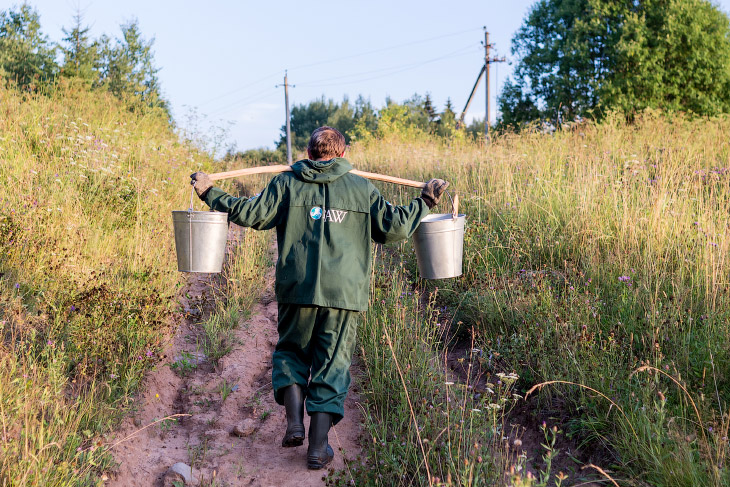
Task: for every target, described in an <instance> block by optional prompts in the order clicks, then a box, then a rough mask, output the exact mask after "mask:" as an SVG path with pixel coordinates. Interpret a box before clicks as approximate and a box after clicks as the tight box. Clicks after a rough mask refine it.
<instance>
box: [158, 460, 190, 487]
mask: <svg viewBox="0 0 730 487" xmlns="http://www.w3.org/2000/svg"><path fill="white" fill-rule="evenodd" d="M176 482H178V484H176ZM179 482H184V483H185V485H195V484H197V480H196V479H195V477H194V476H193V469H192V467H190V465H187V464H185V463H182V462H179V463H176V464H175V465H173V466H172V467H170V468H169V469H168V470H167V472H165V477H164V479H163V486H164V487H177V486H178V485H179Z"/></svg>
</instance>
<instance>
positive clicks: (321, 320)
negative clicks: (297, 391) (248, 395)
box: [271, 303, 360, 424]
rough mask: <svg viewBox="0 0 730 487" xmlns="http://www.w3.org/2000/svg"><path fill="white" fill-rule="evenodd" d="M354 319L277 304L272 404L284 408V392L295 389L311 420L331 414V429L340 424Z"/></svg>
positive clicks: (344, 313)
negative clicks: (303, 398) (301, 395)
mask: <svg viewBox="0 0 730 487" xmlns="http://www.w3.org/2000/svg"><path fill="white" fill-rule="evenodd" d="M359 314H360V313H359V312H358V311H351V310H346V309H338V308H321V307H318V306H302V305H297V304H282V303H279V323H278V329H279V342H278V343H277V344H276V350H275V351H274V356H273V370H272V373H271V375H272V378H271V379H272V384H273V387H274V398H275V399H276V402H277V403H279V404H283V401H284V394H283V388H285V387H287V386H290V385H292V384H299V385H300V386H302V387H303V388H304V390H305V393H306V401H305V402H306V406H307V413H308V414H309V415H310V416H311V415H312V414H314V413H330V414H331V415H332V418H333V422H334V424H337V423H338V422H339V421H340V420H341V419H342V417H343V416H344V414H345V397H346V396H347V389H348V388H349V387H350V363H351V362H352V353H353V349H354V348H355V335H356V332H357V323H358V320H359V316H358V315H359Z"/></svg>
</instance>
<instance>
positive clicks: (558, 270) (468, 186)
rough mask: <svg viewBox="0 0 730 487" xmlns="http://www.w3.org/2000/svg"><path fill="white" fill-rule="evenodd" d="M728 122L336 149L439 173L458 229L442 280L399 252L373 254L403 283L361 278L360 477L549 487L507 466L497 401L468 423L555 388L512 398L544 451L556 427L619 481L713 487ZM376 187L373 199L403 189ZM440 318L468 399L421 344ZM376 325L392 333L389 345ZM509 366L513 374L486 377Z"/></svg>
mask: <svg viewBox="0 0 730 487" xmlns="http://www.w3.org/2000/svg"><path fill="white" fill-rule="evenodd" d="M729 132H730V120H728V119H726V118H721V119H711V120H701V119H697V120H688V119H685V118H682V117H675V118H672V119H669V118H665V117H660V116H654V115H652V114H647V115H646V116H645V117H644V118H643V119H642V120H638V121H637V123H636V124H634V125H625V124H623V123H622V122H620V121H617V120H614V121H611V120H609V121H607V122H605V123H603V124H601V125H584V126H580V127H577V128H576V129H575V130H573V131H567V132H559V133H557V134H555V135H543V134H524V135H519V136H517V135H514V136H505V137H503V138H500V139H497V140H496V141H495V142H494V143H493V144H492V145H490V146H489V147H486V148H484V147H479V146H477V145H475V144H471V143H467V142H460V141H451V142H439V141H435V140H432V139H429V138H428V137H425V136H421V137H419V136H417V135H416V136H413V135H411V136H408V137H403V136H398V135H397V134H396V135H392V136H389V137H386V138H384V139H382V140H371V141H367V142H365V143H360V144H355V146H354V147H353V150H352V152H351V155H350V157H351V159H352V160H353V162H354V164H355V165H356V167H358V168H363V169H369V170H374V171H377V172H384V173H389V174H395V175H400V176H404V177H411V178H416V179H421V180H427V179H428V178H430V177H443V178H445V179H447V180H449V181H451V183H452V186H451V190H453V191H455V192H458V193H459V194H460V196H461V201H462V203H461V205H462V206H461V207H462V211H463V212H464V213H466V215H467V225H468V229H467V233H466V237H465V250H464V253H465V263H464V264H465V268H464V276H463V277H462V278H460V279H457V280H449V281H440V282H433V281H431V282H425V281H422V282H415V281H414V278H415V273H416V269H415V262H414V258H413V253H412V251H411V249H410V246H409V245H404V246H401V247H400V248H399V249H397V251H396V256H395V257H393V256H391V257H390V258H395V264H396V265H398V266H400V267H399V269H401V270H400V273H399V274H398V276H399V280H396V281H395V283H396V288H399V290H400V291H408V292H407V293H406V294H404V295H401V293H400V292H397V293H396V294H395V295H394V296H390V297H388V296H389V295H388V291H385V289H386V288H387V286H386V284H385V283H386V282H387V285H388V286H389V285H391V284H392V283H393V281H392V280H390V278H387V279H381V280H380V281H378V280H377V279H376V287H375V289H374V294H373V305H374V309H373V312H371V313H370V314H369V315H368V319H367V321H366V325H365V326H364V327H363V332H364V333H363V334H362V335H361V336H362V342H363V345H364V348H363V356H364V358H365V364H366V368H367V370H368V377H370V378H371V380H372V379H373V377H376V378H377V380H376V381H375V382H371V383H370V386H369V391H368V392H367V393H366V395H365V397H369V398H371V400H370V401H368V420H369V422H368V425H369V430H370V432H371V434H372V436H373V438H372V439H373V446H372V447H371V452H370V455H371V456H370V458H371V460H372V465H371V467H372V468H370V469H368V471H366V472H363V473H362V474H363V476H364V478H367V479H368V480H369V481H372V482H373V483H379V484H381V485H387V483H383V481H382V480H380V481H378V479H382V478H389V477H392V478H398V479H401V480H400V481H399V484H402V485H411V483H412V482H413V483H415V484H417V485H428V484H429V483H431V484H434V483H438V482H437V481H435V480H433V478H434V477H439V479H440V481H445V479H447V478H448V479H452V481H453V485H481V483H480V482H482V481H484V479H489V481H497V482H507V483H510V484H513V485H553V484H555V483H558V484H559V481H558V480H557V477H556V476H557V475H558V472H555V471H553V472H550V471H549V469H550V465H549V462H543V461H542V460H541V459H539V458H538V459H537V464H538V468H540V469H542V470H543V472H542V473H543V474H546V475H543V478H542V480H541V479H534V478H533V479H528V478H526V477H525V470H524V467H525V465H524V463H525V461H526V459H524V458H521V457H520V456H519V448H515V447H514V446H512V447H511V448H509V447H506V446H505V443H504V441H503V438H502V437H503V435H504V434H505V433H508V432H509V431H505V430H503V429H502V428H503V426H504V423H503V421H504V416H503V413H502V412H500V413H499V414H496V415H492V417H487V418H484V416H485V415H487V416H489V414H487V413H486V412H488V411H490V410H491V411H495V410H499V411H505V410H506V409H509V407H510V406H511V405H512V404H513V401H516V400H518V399H516V398H514V397H512V396H509V395H507V396H505V395H504V388H508V387H510V386H512V387H514V392H517V393H519V394H520V395H524V394H525V392H527V391H528V390H529V389H530V388H531V387H532V386H534V385H536V384H539V383H542V382H544V381H564V382H571V383H573V384H566V383H555V384H550V385H546V386H544V388H543V389H542V390H540V391H534V392H532V395H531V397H530V398H528V399H529V402H528V409H530V410H533V411H534V412H535V413H536V416H537V413H538V412H541V411H542V412H545V411H547V412H550V413H551V415H552V417H553V418H554V419H553V420H552V421H551V422H549V423H548V424H547V425H546V431H545V433H546V435H547V436H546V440H547V441H548V443H549V441H550V438H553V437H555V436H556V435H567V436H569V437H571V438H573V439H574V440H576V441H578V443H579V444H580V445H581V446H582V450H583V451H587V452H594V453H595V452H598V453H597V454H596V455H597V456H596V458H599V459H601V460H602V462H604V463H603V464H602V467H603V468H604V469H610V471H612V472H614V473H613V475H615V476H617V477H616V478H618V479H628V480H622V485H627V484H629V485H646V484H649V485H677V486H679V485H730V472H729V470H728V468H727V467H726V460H727V447H728V440H727V437H728V426H729V425H730V419H729V418H728V400H730V376H728V370H730V328H729V327H728V323H729V322H730V293H729V291H728V289H729V288H728V275H730V259H729V258H730V142H729V141H728V139H727V133H729ZM386 191H388V192H390V193H391V196H392V198H393V199H392V201H399V202H406V201H407V200H408V198H409V197H410V196H412V195H410V193H409V192H408V191H407V190H406V191H405V192H404V191H403V190H399V189H394V188H386ZM411 192H412V191H411ZM414 194H415V193H414ZM447 207H448V203H442V204H441V209H442V211H444V212H445V211H448V208H447ZM376 276H377V272H376ZM378 282H379V284H380V286H381V287H382V288H379V287H378V284H377V283H378ZM414 283H415V284H416V287H415V289H414V288H412V284H414ZM411 291H413V292H414V293H419V292H420V293H421V300H420V302H419V301H418V300H415V299H412V298H411V296H410V292H411ZM426 296H430V300H431V306H430V307H429V308H427V309H425V310H423V306H422V303H423V299H424V297H426ZM419 303H420V304H419ZM409 306H410V309H416V308H418V307H420V308H421V314H415V313H411V312H410V311H404V309H408V307H409ZM424 312H425V315H424V314H423V313H424ZM444 324H447V325H449V324H450V326H451V330H452V331H453V332H455V333H457V336H458V337H460V339H461V340H463V341H465V342H466V343H467V344H471V343H472V342H471V341H470V340H471V336H472V333H473V337H474V338H473V340H474V341H473V347H474V348H475V349H479V350H481V352H479V355H476V354H473V355H471V356H470V358H467V359H466V362H470V361H471V362H472V363H471V364H469V367H471V366H472V365H473V366H474V367H475V368H476V367H480V368H482V369H484V372H485V376H484V378H483V381H484V382H486V385H485V384H484V382H483V383H482V385H481V388H482V391H476V390H469V389H468V388H467V387H466V386H468V384H462V385H459V383H458V381H457V383H456V385H450V382H451V381H450V380H448V379H447V378H445V377H446V376H445V375H444V374H445V373H446V369H449V367H446V366H445V359H444V356H443V355H439V354H438V353H437V352H424V351H425V350H439V347H442V346H443V342H442V341H441V340H442V336H443V335H442V334H441V333H437V332H435V331H434V329H437V328H438V327H439V326H443V325H444ZM393 326H395V327H396V329H398V330H399V331H398V332H397V333H401V334H402V335H403V337H405V340H404V342H403V343H401V345H400V346H397V347H395V351H393V352H391V351H390V350H389V348H388V347H389V340H391V339H392V340H394V341H395V342H399V340H400V339H399V338H398V337H397V336H394V335H396V331H395V330H394V329H393ZM387 331H389V332H390V336H388V335H387V333H386V332H387ZM424 357H430V358H429V359H428V360H424ZM396 362H397V363H396ZM397 368H399V369H400V370H401V371H402V372H403V374H404V379H403V380H401V378H400V377H399V376H398V375H396V374H394V373H393V370H395V369H397ZM373 371H388V374H387V375H385V376H382V375H378V374H374V373H373ZM509 373H514V374H516V375H518V376H519V380H518V381H517V383H516V384H514V385H512V384H511V380H512V379H508V381H505V380H504V378H505V377H506V376H505V375H501V376H500V375H498V374H509ZM439 374H440V375H439ZM427 377H434V379H433V380H430V379H427ZM386 384H388V385H387V386H386ZM404 385H405V386H406V387H404ZM475 386H476V384H475ZM490 386H492V387H490ZM494 386H499V387H500V388H501V389H499V388H497V387H494ZM465 388H466V390H469V392H465ZM588 388H592V389H594V391H591V390H589V389H588ZM406 390H407V391H408V394H405V391H406ZM382 391H390V392H389V393H388V394H389V395H388V400H386V399H385V397H384V396H383V395H382V394H383V392H382ZM397 391H401V392H400V393H397ZM595 391H598V392H600V393H601V394H603V396H601V395H599V394H598V393H597V392H595ZM480 392H481V393H480ZM505 397H506V398H505ZM455 405H460V407H455ZM500 416H501V417H500ZM394 417H395V418H400V420H399V421H393V418H394ZM414 417H415V418H416V422H417V423H418V424H419V429H420V433H419V434H418V435H417V434H415V431H414V430H415V428H414V427H413V425H414V421H413V419H414ZM385 418H388V421H391V422H390V423H388V422H386V421H385ZM475 418H476V419H475ZM465 421H466V423H465ZM466 425H468V428H467V427H466ZM553 426H555V431H553V430H552V427H553ZM548 437H549V438H548ZM394 440H395V441H394ZM457 445H458V447H457ZM424 456H426V457H427V458H428V459H429V461H428V462H427V463H428V464H429V466H430V468H429V469H428V472H427V469H426V466H425V462H423V458H424ZM477 457H478V458H479V459H480V460H479V461H478V462H476V461H475V460H474V459H475V458H477ZM384 458H385V459H386V461H383V459H384ZM388 459H391V460H388ZM403 459H410V460H409V461H402V460H403ZM546 470H547V471H546ZM505 472H508V473H505ZM509 472H512V473H511V474H509ZM566 473H569V474H570V475H573V474H572V473H571V472H566ZM386 474H387V477H386ZM429 474H430V475H431V477H432V478H431V482H429V480H428V475H429ZM476 479H481V480H476ZM566 482H570V480H567V481H566Z"/></svg>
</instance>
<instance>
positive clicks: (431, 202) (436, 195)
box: [421, 179, 449, 210]
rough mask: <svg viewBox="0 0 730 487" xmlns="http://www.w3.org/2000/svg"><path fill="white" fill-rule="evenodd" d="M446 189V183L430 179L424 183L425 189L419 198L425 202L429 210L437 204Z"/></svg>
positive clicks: (447, 185) (447, 184)
mask: <svg viewBox="0 0 730 487" xmlns="http://www.w3.org/2000/svg"><path fill="white" fill-rule="evenodd" d="M448 187H449V183H448V181H444V180H443V179H432V180H430V181H429V182H427V183H426V187H425V188H423V191H421V198H423V201H425V202H426V206H428V209H429V210H430V209H431V208H433V207H434V206H436V205H438V204H439V200H440V199H441V195H443V194H444V191H446V188H448Z"/></svg>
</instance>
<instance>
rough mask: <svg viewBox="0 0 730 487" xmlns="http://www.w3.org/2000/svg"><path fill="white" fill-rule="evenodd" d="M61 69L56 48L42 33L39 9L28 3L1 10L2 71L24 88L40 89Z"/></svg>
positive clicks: (7, 77) (0, 47)
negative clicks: (57, 61)
mask: <svg viewBox="0 0 730 487" xmlns="http://www.w3.org/2000/svg"><path fill="white" fill-rule="evenodd" d="M57 72H58V65H57V64H56V61H55V49H54V48H53V47H52V46H51V45H50V43H49V42H48V38H47V37H46V36H45V35H43V34H42V33H41V24H40V16H39V15H38V12H37V11H36V10H34V9H32V8H31V7H30V6H29V5H28V4H25V3H24V4H23V5H21V6H20V7H19V9H17V10H12V9H9V10H3V11H2V12H0V75H2V76H3V77H5V78H6V79H8V80H10V81H13V82H15V83H16V84H17V86H18V87H20V88H21V89H26V90H36V89H38V88H39V87H40V86H43V85H47V84H49V83H51V82H52V81H53V79H54V77H55V75H56V73H57Z"/></svg>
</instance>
